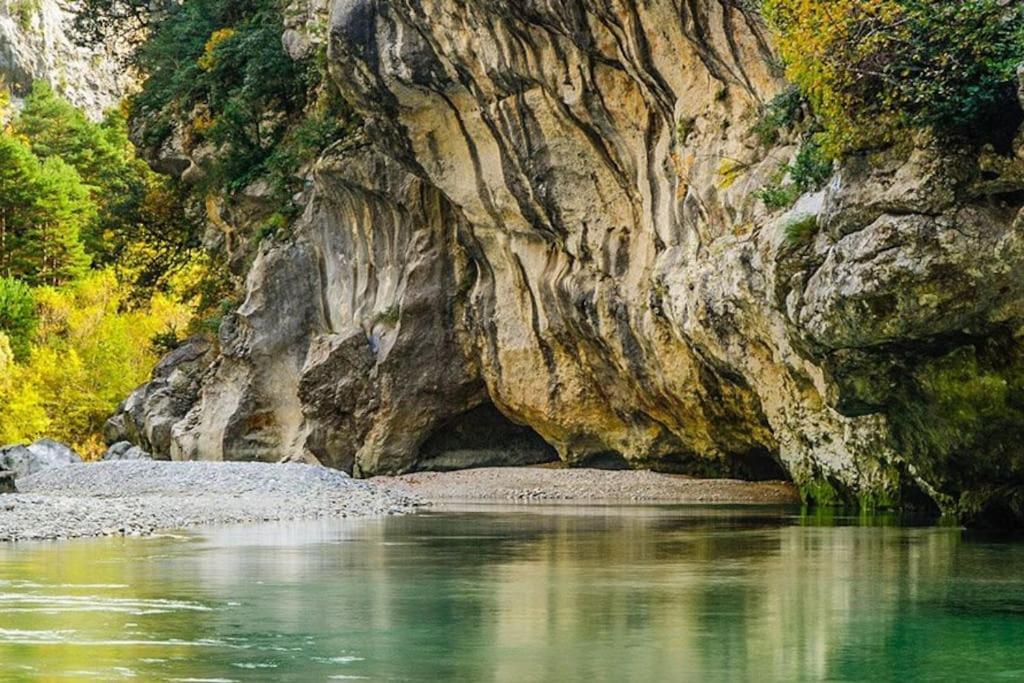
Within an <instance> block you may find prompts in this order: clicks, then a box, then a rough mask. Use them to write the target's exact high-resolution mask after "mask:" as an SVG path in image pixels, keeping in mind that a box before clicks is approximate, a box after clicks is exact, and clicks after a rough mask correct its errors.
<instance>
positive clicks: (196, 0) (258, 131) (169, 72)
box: [132, 0, 349, 205]
mask: <svg viewBox="0 0 1024 683" xmlns="http://www.w3.org/2000/svg"><path fill="white" fill-rule="evenodd" d="M282 5H283V3H282V2H281V0H191V1H190V2H186V3H182V4H181V5H179V6H176V7H173V8H171V9H170V10H169V11H168V12H166V14H164V15H162V16H161V18H160V19H159V20H158V21H157V22H156V23H155V24H153V25H152V27H151V28H152V30H151V33H150V35H149V38H148V40H147V41H146V42H145V43H143V44H142V45H141V46H140V47H139V48H138V51H137V53H136V56H135V62H136V65H137V67H138V68H139V70H140V71H141V72H142V73H144V74H145V75H146V76H147V78H146V81H145V84H144V86H143V89H142V91H141V92H139V93H138V95H136V96H135V97H134V99H133V100H132V108H133V115H134V117H135V120H136V121H137V122H138V123H140V124H141V129H142V130H141V132H142V136H143V138H144V140H145V142H146V144H147V145H149V146H154V147H155V146H157V145H159V144H161V143H162V142H163V141H164V140H165V139H166V138H167V137H168V136H169V135H170V133H171V131H172V130H173V129H174V128H175V127H176V126H178V127H180V128H181V129H183V130H184V131H185V136H186V138H187V140H186V141H185V144H186V145H192V146H199V145H202V144H204V143H209V144H210V145H211V146H212V147H213V148H214V149H215V150H216V151H215V154H214V158H213V160H212V163H211V164H209V165H208V167H207V168H205V169H204V170H205V171H206V172H207V173H206V177H205V181H206V182H205V188H204V189H206V190H212V191H217V192H220V191H226V192H228V193H232V192H236V191H238V190H241V189H243V188H245V187H246V186H248V185H249V184H250V183H252V182H254V181H256V180H258V179H266V180H269V181H270V185H271V187H272V190H273V191H274V192H275V193H276V194H277V196H276V197H275V199H276V200H278V203H279V204H281V205H286V204H287V200H288V198H290V196H291V194H293V193H294V192H295V191H296V190H297V189H298V187H297V186H296V180H297V179H296V178H294V175H295V173H296V170H297V169H298V167H299V166H300V165H301V164H302V163H303V162H306V161H310V160H312V159H314V158H315V157H316V155H317V154H318V153H319V152H320V151H321V150H322V149H323V148H324V147H326V145H327V144H329V143H330V142H333V141H334V140H335V139H337V138H338V137H340V136H341V135H342V134H343V131H344V128H345V126H346V125H347V122H348V118H349V113H348V111H347V109H345V108H344V107H343V106H342V105H341V103H340V101H339V100H337V99H336V98H330V97H327V96H326V95H325V89H324V88H322V87H321V85H322V80H323V73H322V72H323V68H324V65H323V63H322V60H318V59H317V58H316V57H315V56H310V57H308V58H305V59H302V60H299V61H296V60H293V59H292V58H291V57H290V56H289V55H288V54H287V53H286V52H285V50H284V47H283V45H282V41H281V36H282V33H283V31H284V27H283V25H284V17H283V9H282ZM311 134H312V135H313V136H314V137H315V139H312V140H311V139H310V137H311Z"/></svg>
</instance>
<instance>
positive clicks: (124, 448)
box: [103, 441, 153, 461]
mask: <svg viewBox="0 0 1024 683" xmlns="http://www.w3.org/2000/svg"><path fill="white" fill-rule="evenodd" d="M152 459H153V456H152V455H150V454H149V453H147V452H146V451H144V450H142V449H141V448H139V447H138V446H136V445H134V444H132V443H130V442H128V441H118V442H117V443H115V444H113V445H111V446H110V448H108V449H107V452H106V453H104V454H103V460H105V461H110V460H152Z"/></svg>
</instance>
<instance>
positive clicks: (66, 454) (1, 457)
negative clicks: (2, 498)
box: [0, 439, 82, 491]
mask: <svg viewBox="0 0 1024 683" xmlns="http://www.w3.org/2000/svg"><path fill="white" fill-rule="evenodd" d="M80 462H82V458H81V457H80V456H79V455H78V454H77V453H75V452H74V451H73V450H71V448H69V447H68V446H65V445H64V444H62V443H60V442H57V441H54V440H52V439H40V440H39V441H36V442H35V443H33V444H29V445H28V446H23V445H20V444H15V445H11V446H4V447H3V448H0V491H2V490H4V480H7V481H8V482H10V481H11V480H15V479H20V478H22V477H26V476H28V475H30V474H35V473H36V472H41V471H42V470H45V469H49V468H51V467H63V466H65V465H72V464H75V463H80ZM5 475H6V476H5Z"/></svg>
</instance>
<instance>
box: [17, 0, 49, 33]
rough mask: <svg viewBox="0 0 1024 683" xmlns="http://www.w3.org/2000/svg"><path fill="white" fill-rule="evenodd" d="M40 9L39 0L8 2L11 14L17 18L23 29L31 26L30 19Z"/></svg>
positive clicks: (25, 29)
mask: <svg viewBox="0 0 1024 683" xmlns="http://www.w3.org/2000/svg"><path fill="white" fill-rule="evenodd" d="M40 9H42V6H41V3H40V0H12V2H11V4H10V11H11V14H12V15H13V16H14V17H15V18H16V19H17V20H18V25H19V26H21V28H22V30H23V31H27V30H29V29H30V28H32V19H33V18H34V17H35V16H36V15H37V14H39V11H40Z"/></svg>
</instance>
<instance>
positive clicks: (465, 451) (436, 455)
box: [416, 403, 558, 472]
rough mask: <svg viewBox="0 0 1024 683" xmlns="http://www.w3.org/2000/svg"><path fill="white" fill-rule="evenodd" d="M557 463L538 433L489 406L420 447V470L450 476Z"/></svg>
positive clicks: (441, 429)
mask: <svg viewBox="0 0 1024 683" xmlns="http://www.w3.org/2000/svg"><path fill="white" fill-rule="evenodd" d="M557 461H558V453H557V452H556V451H555V449H554V448H552V447H551V446H550V445H548V443H547V442H545V441H544V439H542V438H541V437H540V435H539V434H537V432H535V431H533V430H532V429H530V428H529V427H525V426H523V425H518V424H516V423H514V422H512V421H511V420H509V419H508V418H507V417H505V416H504V415H502V414H501V412H500V411H499V410H498V409H497V408H495V407H494V404H492V403H485V404H483V405H481V406H477V407H476V408H473V409H472V410H468V411H466V412H465V413H462V414H461V415H459V416H457V417H455V418H453V419H452V420H450V421H449V422H447V423H445V424H444V425H442V426H441V427H439V428H438V429H436V430H435V431H434V433H433V434H431V435H430V436H429V437H428V438H427V440H426V441H425V442H424V443H423V445H422V446H421V447H420V451H419V457H418V459H417V462H416V469H417V470H432V471H440V472H446V471H450V470H460V469H466V468H469V467H509V466H516V465H537V464H541V463H547V462H557Z"/></svg>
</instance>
